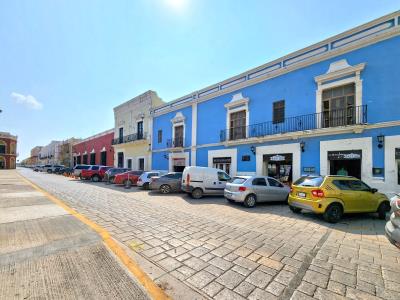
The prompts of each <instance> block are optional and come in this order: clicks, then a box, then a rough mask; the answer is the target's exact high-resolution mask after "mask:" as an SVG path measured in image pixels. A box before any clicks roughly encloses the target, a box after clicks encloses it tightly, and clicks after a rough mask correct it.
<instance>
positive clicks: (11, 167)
mask: <svg viewBox="0 0 400 300" xmlns="http://www.w3.org/2000/svg"><path fill="white" fill-rule="evenodd" d="M10 169H15V158H14V157H11V158H10Z"/></svg>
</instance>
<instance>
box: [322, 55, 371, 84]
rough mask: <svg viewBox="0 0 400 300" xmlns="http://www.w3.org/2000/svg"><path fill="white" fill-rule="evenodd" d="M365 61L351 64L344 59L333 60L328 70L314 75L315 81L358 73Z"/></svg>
mask: <svg viewBox="0 0 400 300" xmlns="http://www.w3.org/2000/svg"><path fill="white" fill-rule="evenodd" d="M365 65H366V64H365V63H361V64H358V65H355V66H351V65H349V64H348V63H347V60H346V59H341V60H338V61H335V62H333V63H331V64H330V65H329V69H328V72H326V73H325V74H323V75H319V76H316V77H314V79H315V82H317V83H321V84H322V83H323V82H325V81H330V80H335V79H338V78H342V77H345V76H349V75H352V74H355V75H357V74H358V75H359V74H360V72H361V71H362V70H364V68H365Z"/></svg>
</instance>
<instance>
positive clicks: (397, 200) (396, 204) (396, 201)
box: [394, 199, 400, 209]
mask: <svg viewBox="0 0 400 300" xmlns="http://www.w3.org/2000/svg"><path fill="white" fill-rule="evenodd" d="M394 205H395V206H396V208H397V209H400V199H396V200H394Z"/></svg>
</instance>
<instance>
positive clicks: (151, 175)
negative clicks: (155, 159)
mask: <svg viewBox="0 0 400 300" xmlns="http://www.w3.org/2000/svg"><path fill="white" fill-rule="evenodd" d="M158 175H159V174H158V173H149V174H147V178H151V177H154V176H158Z"/></svg>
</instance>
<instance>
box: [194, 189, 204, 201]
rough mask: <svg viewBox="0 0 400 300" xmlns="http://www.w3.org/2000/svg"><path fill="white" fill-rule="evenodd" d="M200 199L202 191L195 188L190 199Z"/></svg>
mask: <svg viewBox="0 0 400 300" xmlns="http://www.w3.org/2000/svg"><path fill="white" fill-rule="evenodd" d="M201 197H203V191H202V189H200V188H195V189H194V190H193V191H192V198H194V199H200V198H201Z"/></svg>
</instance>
